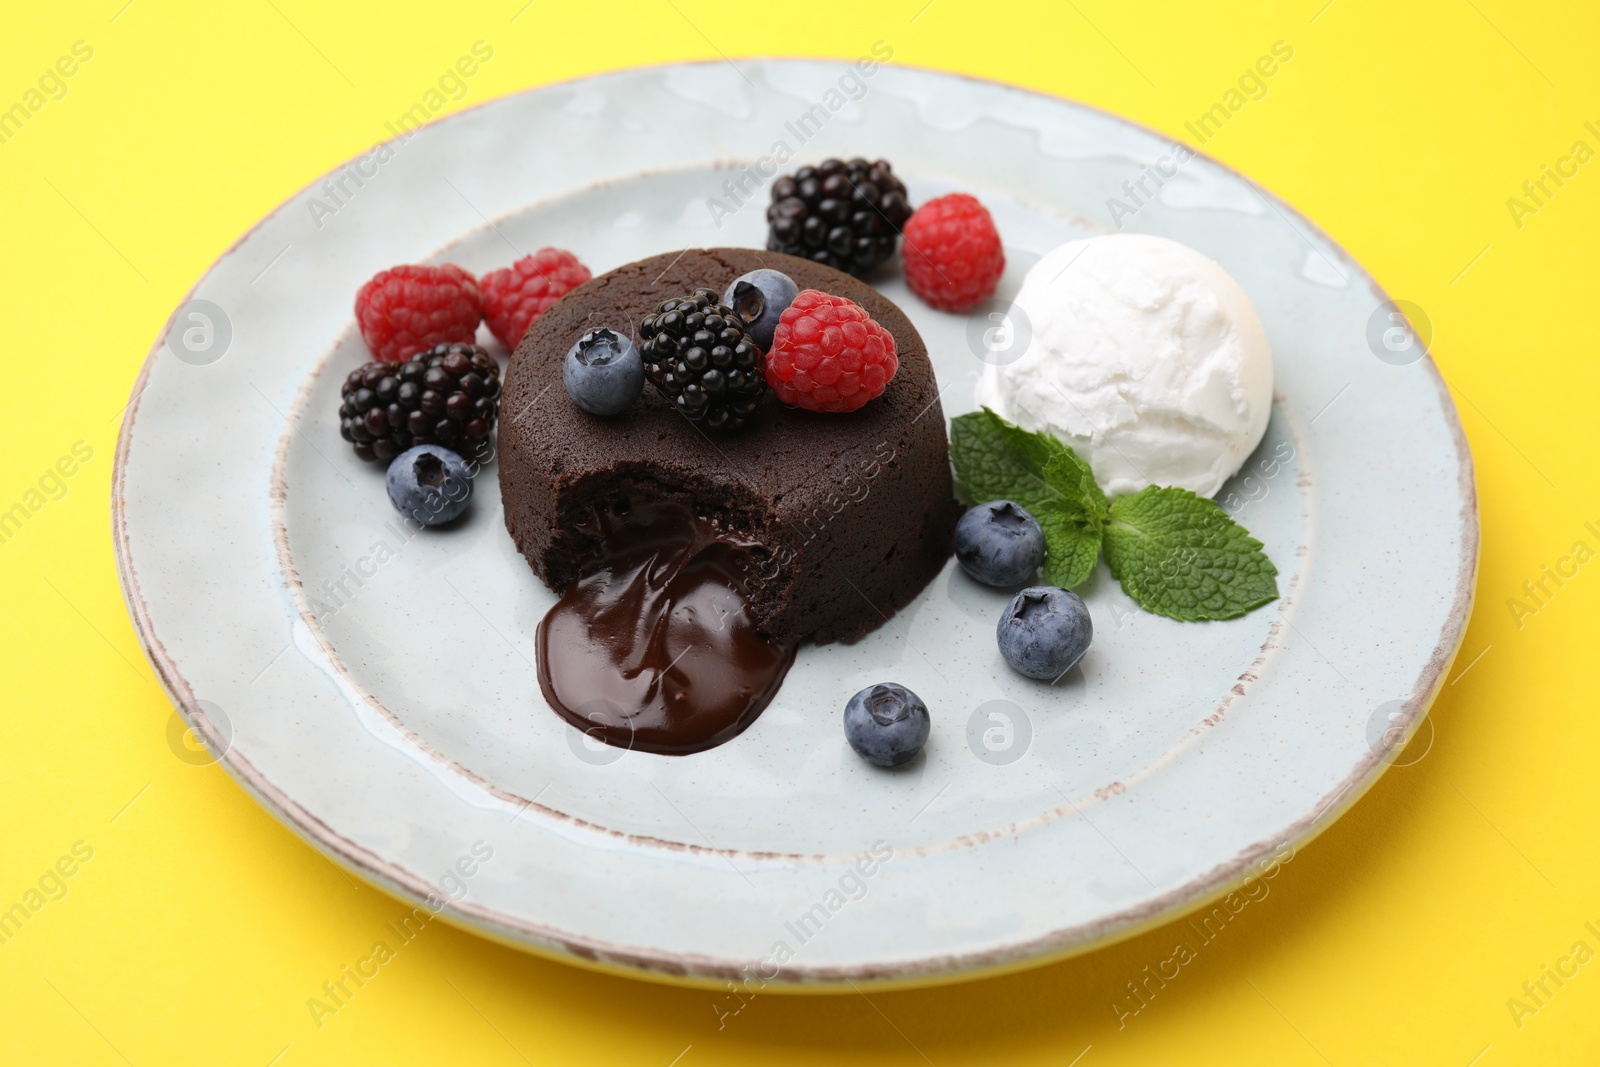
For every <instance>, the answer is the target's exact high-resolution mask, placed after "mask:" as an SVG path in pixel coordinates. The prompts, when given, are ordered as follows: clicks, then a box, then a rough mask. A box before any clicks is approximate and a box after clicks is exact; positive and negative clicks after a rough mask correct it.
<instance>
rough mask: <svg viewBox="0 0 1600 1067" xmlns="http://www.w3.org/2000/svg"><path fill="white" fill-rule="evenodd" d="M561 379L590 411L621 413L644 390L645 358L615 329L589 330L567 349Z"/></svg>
mask: <svg viewBox="0 0 1600 1067" xmlns="http://www.w3.org/2000/svg"><path fill="white" fill-rule="evenodd" d="M561 381H562V384H564V385H565V386H566V387H567V395H568V396H570V397H572V402H573V403H574V404H577V405H578V406H579V407H580V408H582V409H583V410H585V411H587V412H588V413H589V414H591V415H620V414H622V413H623V412H624V411H627V410H628V409H629V408H630V407H632V406H633V402H634V401H635V400H638V399H639V394H640V393H641V392H643V391H644V361H643V360H641V359H640V358H639V350H638V349H637V348H635V347H634V344H633V342H632V341H630V340H628V338H626V337H624V336H623V335H622V334H620V333H618V332H617V331H615V330H607V329H605V328H603V327H602V328H601V329H598V330H590V331H589V332H588V333H586V334H584V335H583V336H582V337H580V338H578V340H577V342H576V343H575V344H574V345H573V346H572V347H571V348H570V349H568V350H567V361H566V364H565V365H564V366H563V367H562V368H561Z"/></svg>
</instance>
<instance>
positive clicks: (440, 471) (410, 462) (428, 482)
mask: <svg viewBox="0 0 1600 1067" xmlns="http://www.w3.org/2000/svg"><path fill="white" fill-rule="evenodd" d="M383 480H384V484H385V485H386V486H388V488H389V502H390V503H392V504H393V505H394V506H395V509H396V510H397V511H399V512H400V514H402V515H406V516H408V517H410V518H412V519H415V520H416V521H417V522H420V523H422V525H424V526H438V525H439V524H440V523H443V522H449V521H450V520H451V519H454V518H457V517H459V516H460V514H461V513H462V512H463V511H466V510H467V501H468V500H469V499H470V498H471V497H472V472H471V470H469V469H468V467H467V461H466V460H464V459H462V458H461V457H460V456H458V455H456V454H455V453H454V452H452V451H450V450H449V449H448V448H440V447H439V446H438V445H418V446H416V447H415V448H408V449H407V450H406V451H404V452H402V453H400V455H399V456H398V457H397V458H396V459H395V461H394V462H393V463H391V464H389V473H388V474H386V475H384V479H383Z"/></svg>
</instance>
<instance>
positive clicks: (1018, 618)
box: [996, 585, 1094, 682]
mask: <svg viewBox="0 0 1600 1067" xmlns="http://www.w3.org/2000/svg"><path fill="white" fill-rule="evenodd" d="M996 633H997V635H998V637H999V639H1000V655H1002V656H1004V657H1005V660H1006V662H1007V663H1009V664H1011V666H1012V667H1014V668H1015V669H1016V670H1017V671H1019V672H1020V673H1022V674H1026V675H1027V676H1028V677H1029V678H1042V679H1044V680H1045V681H1048V682H1054V681H1055V680H1057V679H1058V678H1060V677H1061V676H1062V675H1063V674H1066V673H1067V672H1068V671H1070V670H1071V669H1072V668H1074V667H1076V666H1077V665H1078V661H1079V660H1080V659H1082V658H1083V654H1084V653H1085V652H1087V651H1089V642H1090V641H1092V640H1093V639H1094V623H1093V622H1092V621H1091V620H1090V618H1089V609H1088V608H1087V607H1085V606H1084V603H1083V598H1082V597H1080V596H1078V594H1077V593H1074V592H1072V591H1070V590H1067V589H1057V588H1056V587H1055V586H1053V585H1035V586H1029V587H1028V588H1027V589H1024V590H1023V591H1022V592H1020V593H1018V594H1017V595H1016V596H1014V597H1012V598H1011V603H1009V604H1007V605H1006V610H1005V611H1004V612H1003V613H1002V614H1001V616H1000V625H999V626H998V627H996Z"/></svg>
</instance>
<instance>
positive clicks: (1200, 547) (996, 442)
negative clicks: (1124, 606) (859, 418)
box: [950, 408, 1278, 622]
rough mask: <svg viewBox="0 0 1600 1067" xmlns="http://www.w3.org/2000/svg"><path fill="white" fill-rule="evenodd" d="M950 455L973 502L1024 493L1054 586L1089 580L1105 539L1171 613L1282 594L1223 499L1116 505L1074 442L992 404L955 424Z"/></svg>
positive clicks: (1127, 575)
mask: <svg viewBox="0 0 1600 1067" xmlns="http://www.w3.org/2000/svg"><path fill="white" fill-rule="evenodd" d="M950 457H951V460H952V461H953V462H954V464H955V469H956V478H957V479H958V480H959V481H960V482H961V484H962V486H963V488H964V489H965V490H966V493H967V495H968V498H969V500H970V501H971V502H972V503H981V502H983V501H986V500H1000V499H1006V500H1014V501H1016V502H1017V503H1018V504H1021V505H1022V506H1023V507H1024V508H1026V509H1027V510H1028V512H1029V513H1030V514H1031V515H1032V516H1033V517H1034V518H1035V519H1036V520H1038V522H1039V525H1040V526H1041V527H1042V528H1043V529H1044V537H1045V550H1046V554H1045V561H1044V577H1045V580H1046V581H1047V582H1050V583H1051V584H1053V585H1059V586H1063V587H1067V588H1070V587H1072V586H1075V585H1079V584H1082V583H1083V582H1084V581H1085V580H1086V579H1087V578H1088V577H1089V574H1090V573H1091V572H1092V571H1093V570H1094V564H1095V560H1096V559H1098V558H1099V556H1100V550H1101V548H1102V547H1104V549H1105V554H1106V562H1107V564H1109V565H1110V567H1111V574H1112V577H1114V578H1116V579H1117V580H1118V581H1119V582H1121V583H1122V588H1123V591H1124V592H1126V593H1127V594H1128V596H1130V597H1131V598H1133V600H1134V602H1135V603H1137V604H1138V605H1139V606H1140V607H1142V608H1144V609H1145V610H1146V611H1149V612H1153V613H1155V614H1157V615H1165V616H1166V617H1167V618H1169V619H1178V620H1181V621H1184V622H1198V621H1201V620H1207V619H1233V618H1238V617H1239V616H1240V615H1244V614H1246V613H1248V612H1250V611H1253V610H1255V609H1256V608H1258V607H1260V606H1262V605H1263V604H1268V603H1271V602H1272V601H1274V600H1276V599H1277V598H1278V583H1277V577H1276V576H1277V573H1278V569H1277V568H1276V567H1274V566H1273V565H1272V561H1271V560H1269V559H1268V558H1267V557H1266V554H1265V553H1264V552H1262V550H1261V542H1260V541H1257V540H1256V539H1255V538H1253V537H1251V536H1250V534H1249V532H1248V531H1246V530H1245V528H1244V527H1242V526H1240V525H1239V524H1238V523H1236V522H1234V521H1233V519H1232V518H1230V517H1229V516H1228V513H1227V512H1225V511H1223V510H1222V508H1221V507H1219V506H1218V505H1217V504H1216V502H1215V501H1211V500H1207V499H1205V498H1204V497H1201V496H1197V495H1196V494H1194V493H1192V492H1190V491H1189V490H1187V489H1178V488H1172V487H1162V486H1150V487H1148V488H1146V489H1142V490H1140V491H1139V492H1137V493H1134V494H1132V495H1131V496H1124V497H1118V498H1117V499H1116V500H1114V501H1111V502H1109V503H1108V502H1107V501H1106V497H1105V494H1104V493H1102V492H1101V491H1100V487H1099V485H1097V484H1096V483H1095V480H1094V473H1093V472H1092V471H1091V470H1090V469H1089V465H1088V464H1086V463H1085V462H1084V461H1083V460H1082V459H1080V458H1079V456H1078V454H1077V453H1076V452H1074V451H1073V450H1072V449H1071V448H1069V447H1067V446H1066V445H1064V444H1062V443H1061V442H1060V441H1058V440H1056V439H1055V438H1054V437H1051V436H1050V435H1049V434H1045V433H1031V432H1029V431H1027V430H1024V429H1022V428H1021V427H1020V426H1015V425H1013V424H1012V423H1009V422H1007V421H1006V420H1005V419H1002V418H1001V417H1000V416H998V415H996V414H995V413H994V412H992V411H990V410H989V409H987V408H984V409H983V410H982V411H975V412H973V413H971V414H969V415H962V416H960V417H959V418H957V419H955V420H954V421H953V422H952V424H951V427H950Z"/></svg>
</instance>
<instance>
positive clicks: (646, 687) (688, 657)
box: [497, 248, 959, 754]
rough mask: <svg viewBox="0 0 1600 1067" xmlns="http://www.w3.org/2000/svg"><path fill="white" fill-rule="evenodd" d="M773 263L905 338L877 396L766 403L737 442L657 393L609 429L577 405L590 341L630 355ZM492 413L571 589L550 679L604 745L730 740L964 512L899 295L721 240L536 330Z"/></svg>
mask: <svg viewBox="0 0 1600 1067" xmlns="http://www.w3.org/2000/svg"><path fill="white" fill-rule="evenodd" d="M760 268H771V269H775V270H778V271H782V272H783V273H784V274H787V275H789V277H791V278H792V279H793V280H794V281H795V283H797V284H798V286H799V287H800V289H802V290H806V289H817V290H821V291H823V292H826V293H830V294H833V295H834V296H841V297H846V298H848V299H849V300H852V301H854V302H855V303H857V304H859V305H860V306H861V307H862V308H863V309H865V310H866V312H867V313H868V314H869V315H870V316H871V317H872V319H873V320H875V321H876V322H877V323H878V324H880V325H881V326H883V327H884V328H885V329H887V330H888V331H889V333H890V334H892V335H893V338H894V341H895V348H896V350H897V356H898V361H899V365H898V369H897V370H896V372H895V374H894V376H893V378H892V379H890V381H889V382H888V385H887V387H886V388H885V389H884V392H883V394H882V395H881V396H879V397H877V398H876V399H873V400H871V401H869V402H868V403H866V404H865V405H864V406H863V407H861V408H859V409H858V410H856V411H852V412H849V413H844V414H836V413H819V412H811V411H804V410H800V409H798V408H792V407H786V406H784V405H783V404H781V403H779V402H778V400H777V398H776V397H775V396H774V395H773V394H772V393H771V392H770V390H769V391H766V392H765V395H764V396H763V397H762V399H761V400H760V402H759V405H758V407H757V410H756V411H755V413H754V414H753V415H752V416H751V417H750V419H749V425H747V426H745V427H744V428H742V429H739V430H737V431H733V432H717V431H715V430H711V429H708V428H706V427H705V426H703V425H700V424H697V423H694V422H691V421H689V420H688V419H687V418H685V417H684V416H683V415H682V414H680V412H679V411H677V410H675V408H674V407H673V405H672V403H671V402H670V401H669V400H668V399H666V398H665V397H663V396H662V395H660V393H659V392H658V391H657V390H656V389H655V388H652V387H651V386H649V385H648V384H647V385H646V387H645V389H644V393H643V395H642V397H641V398H640V399H639V400H638V401H637V402H636V403H635V404H634V405H633V406H632V407H631V408H630V409H629V410H627V411H625V412H623V413H622V414H619V415H615V416H611V417H607V418H601V417H597V416H595V415H591V414H589V413H587V412H585V411H584V410H582V409H580V408H579V407H578V406H577V405H576V404H574V403H573V402H572V401H571V400H569V398H568V396H567V393H566V391H565V389H564V388H563V379H562V373H563V365H564V362H565V360H566V356H567V353H568V350H569V349H571V348H572V347H573V345H574V343H575V342H576V341H577V340H578V339H579V338H580V337H582V336H583V335H584V334H586V333H587V332H588V331H591V330H596V329H600V328H609V329H611V330H614V331H616V332H617V333H619V334H622V335H624V336H628V337H631V338H633V339H634V340H635V341H636V342H638V341H640V340H641V339H640V337H639V330H640V324H641V323H642V322H643V321H644V320H645V319H646V318H647V317H648V316H651V315H653V314H655V313H656V312H657V310H658V308H659V307H660V306H661V304H662V302H663V301H665V300H668V299H671V298H674V297H682V296H686V295H687V294H690V293H692V292H694V290H696V289H698V288H701V287H704V288H709V289H712V290H715V291H716V292H718V293H721V292H723V291H724V290H725V289H726V288H727V287H728V286H729V284H731V283H732V282H733V281H734V279H736V278H739V277H740V276H742V275H745V274H747V273H748V272H750V271H754V270H757V269H760ZM500 415H501V418H500V423H499V427H498V430H497V434H498V446H499V470H500V486H501V494H502V498H503V503H504V509H505V517H506V526H507V529H509V531H510V533H511V537H512V539H513V541H514V542H515V543H516V545H517V548H518V549H519V550H520V551H521V552H522V553H523V555H524V556H526V557H527V559H528V561H529V563H530V564H531V565H532V567H533V569H534V572H535V573H536V574H538V575H539V577H540V578H542V579H543V580H544V581H545V583H546V584H547V585H549V586H550V587H551V588H552V589H554V590H556V591H557V592H559V593H561V594H562V599H561V601H560V602H559V603H558V605H557V606H556V607H555V608H553V609H552V610H551V612H550V615H549V616H547V618H546V619H545V621H544V623H542V624H541V626H540V628H539V676H540V684H541V688H542V689H543V690H544V694H545V696H546V698H547V699H548V700H549V702H550V703H551V705H552V706H553V707H555V708H556V709H557V711H558V712H560V713H561V714H562V715H563V717H565V718H566V719H567V720H568V721H569V722H572V723H573V724H574V725H575V726H577V727H578V728H579V729H582V730H585V731H586V732H588V733H590V734H591V735H593V736H596V737H599V738H601V739H603V740H605V741H607V742H609V743H612V744H616V745H621V746H625V747H635V748H640V749H644V750H646V751H653V752H662V753H674V754H676V753H686V752H695V751H700V750H703V749H706V748H710V747H712V746H714V745H717V744H720V743H722V742H723V741H726V740H728V739H729V738H731V737H733V736H735V735H736V734H738V733H739V732H740V731H742V730H743V729H744V728H745V727H746V726H748V725H749V724H750V722H752V721H754V719H755V717H756V716H757V715H758V714H759V713H760V711H761V709H762V708H763V707H765V706H766V704H767V703H768V702H769V701H770V700H771V698H772V696H773V695H774V694H775V693H776V691H777V688H778V685H779V684H780V683H781V681H782V677H783V672H784V671H785V670H786V669H787V667H788V665H789V663H790V662H792V659H793V655H794V649H795V647H796V646H797V645H798V644H799V643H800V642H801V641H803V640H805V639H808V638H809V639H811V640H813V641H816V642H817V643H819V644H821V643H826V642H832V641H845V642H849V641H855V640H858V639H859V638H861V637H863V636H864V635H866V634H867V633H869V632H871V631H872V630H873V629H875V628H877V627H878V626H879V625H881V624H882V623H884V622H885V621H887V620H888V618H889V617H890V615H892V614H893V613H894V612H895V611H896V610H898V609H899V608H901V607H903V606H905V605H906V604H907V603H908V602H910V600H911V599H912V598H913V597H915V596H916V595H917V593H918V592H920V591H921V590H922V588H923V587H924V586H925V585H927V583H928V582H929V581H930V580H931V579H932V578H933V576H934V575H935V574H937V573H938V572H939V570H940V569H941V568H942V567H943V565H944V562H945V560H946V559H947V558H949V556H950V552H951V537H952V530H953V528H954V525H955V519H956V517H957V515H958V514H959V507H958V505H957V504H956V502H955V499H954V494H953V492H952V487H951V477H950V463H949V456H948V446H947V441H946V437H945V420H944V413H943V411H942V409H941V407H940V404H939V387H938V384H937V382H936V381H935V379H934V374H933V367H932V365H931V364H930V362H929V360H928V354H927V349H926V347H925V346H924V345H923V342H922V339H921V338H920V337H919V336H918V334H917V332H916V330H915V328H914V327H913V326H912V325H911V323H910V321H909V320H908V319H907V318H906V316H905V315H904V314H903V313H902V312H901V311H900V310H899V308H897V307H896V306H895V305H894V304H893V303H892V302H890V301H889V300H888V299H886V298H885V297H883V296H882V295H880V294H879V293H878V292H877V291H876V290H874V289H873V288H872V287H870V286H869V285H866V284H865V283H863V282H860V281H857V280H856V279H854V278H852V277H850V276H849V275H847V274H844V273H842V272H840V271H836V270H833V269H832V268H829V267H826V266H823V265H821V264H819V263H814V262H811V261H808V260H803V259H797V258H794V257H791V256H786V255H783V254H780V253H775V252H763V251H758V250H754V249H733V248H719V249H706V250H691V251H687V252H684V253H681V254H678V253H668V254H663V255H659V256H654V257H651V258H649V259H644V260H640V261H639V262H636V263H632V264H629V265H627V266H624V267H620V268H618V269H616V270H614V271H611V272H610V273H608V274H604V275H601V276H600V277H597V278H595V279H593V280H592V281H589V282H587V283H585V284H583V285H581V286H580V287H578V288H577V289H575V290H573V291H572V292H570V293H568V294H567V295H566V296H565V297H563V298H562V299H561V300H559V301H558V302H557V303H556V304H555V305H553V306H552V307H551V308H550V309H549V310H548V311H546V312H545V313H544V314H543V315H541V316H540V317H539V318H538V320H537V321H536V322H535V323H534V324H533V326H532V327H531V328H530V329H529V330H528V332H527V334H526V336H525V337H524V338H523V340H522V343H521V344H520V345H518V346H517V350H516V352H515V353H514V354H513V356H512V358H511V363H510V365H509V367H508V369H507V371H506V377H505V391H504V399H503V401H502V404H501V407H500Z"/></svg>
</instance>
